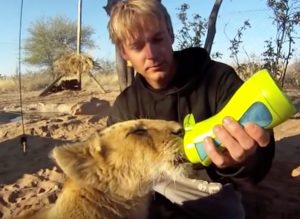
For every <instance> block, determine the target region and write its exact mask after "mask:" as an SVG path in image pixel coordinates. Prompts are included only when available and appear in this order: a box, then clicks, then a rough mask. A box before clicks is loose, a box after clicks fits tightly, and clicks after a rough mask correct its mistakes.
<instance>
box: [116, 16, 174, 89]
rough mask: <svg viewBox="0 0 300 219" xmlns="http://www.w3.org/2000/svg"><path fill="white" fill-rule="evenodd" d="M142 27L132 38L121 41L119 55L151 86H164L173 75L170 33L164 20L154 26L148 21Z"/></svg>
mask: <svg viewBox="0 0 300 219" xmlns="http://www.w3.org/2000/svg"><path fill="white" fill-rule="evenodd" d="M143 27H144V28H143V30H142V31H139V32H138V33H139V34H138V36H137V37H135V39H134V40H131V41H126V42H124V43H123V45H122V48H120V51H121V55H122V57H123V58H124V59H126V60H129V61H130V62H131V63H132V65H133V67H134V69H135V70H136V71H137V72H139V73H140V74H142V75H143V76H144V78H145V79H146V81H147V82H148V83H149V85H150V86H151V87H153V88H155V89H159V88H164V87H166V86H167V85H168V84H169V82H170V81H171V80H172V77H173V75H174V63H173V50H172V43H173V42H172V38H171V35H170V33H169V32H168V30H167V27H166V24H165V23H164V22H160V25H158V27H156V25H151V21H150V22H148V23H145V24H144V25H143Z"/></svg>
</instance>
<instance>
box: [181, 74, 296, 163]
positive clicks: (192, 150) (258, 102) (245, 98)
mask: <svg viewBox="0 0 300 219" xmlns="http://www.w3.org/2000/svg"><path fill="white" fill-rule="evenodd" d="M295 112H296V108H295V106H294V105H293V103H292V102H291V101H290V100H289V98H288V97H287V96H286V95H285V93H284V92H283V91H282V89H281V88H280V87H279V86H278V85H277V83H276V82H275V80H274V79H273V78H272V76H271V75H270V74H269V73H268V71H267V70H261V71H258V72H257V73H255V74H254V75H253V76H252V77H250V78H249V79H248V80H247V81H246V82H245V83H244V84H243V85H242V86H241V87H240V88H239V89H238V90H237V91H236V92H235V94H234V95H233V96H232V98H231V99H230V100H229V102H228V103H227V104H226V106H225V107H224V108H223V109H222V110H221V111H220V112H219V113H217V114H216V115H214V116H212V117H211V118H208V119H206V120H204V121H201V122H198V123H195V120H194V117H193V115H192V114H188V115H187V116H186V117H185V119H184V129H185V135H184V139H183V142H184V152H185V155H186V157H187V159H188V160H189V161H190V162H192V163H202V165H204V166H209V165H210V164H211V160H210V158H209V157H208V156H207V154H206V152H205V150H204V147H203V140H204V139H205V138H206V137H207V136H210V137H212V138H213V139H214V141H215V143H216V146H217V147H218V149H220V150H223V149H224V148H223V147H222V144H221V143H220V142H219V141H218V140H217V139H216V136H215V135H214V134H213V131H212V130H213V127H214V126H215V125H217V124H222V120H223V118H224V117H225V116H231V117H232V118H234V119H235V120H236V121H239V123H240V124H241V125H243V124H245V123H247V122H254V123H256V124H257V125H259V126H261V127H263V128H266V129H268V128H273V127H275V126H276V125H279V124H280V123H282V122H284V121H285V120H287V119H288V118H289V117H290V116H291V115H293V114H294V113H295Z"/></svg>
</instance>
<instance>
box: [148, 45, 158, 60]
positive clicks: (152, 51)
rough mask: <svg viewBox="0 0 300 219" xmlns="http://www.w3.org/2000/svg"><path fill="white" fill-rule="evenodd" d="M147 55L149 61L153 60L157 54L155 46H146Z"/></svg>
mask: <svg viewBox="0 0 300 219" xmlns="http://www.w3.org/2000/svg"><path fill="white" fill-rule="evenodd" d="M145 53H146V58H147V59H153V58H154V57H155V54H156V49H155V46H154V45H153V44H152V43H146V44H145Z"/></svg>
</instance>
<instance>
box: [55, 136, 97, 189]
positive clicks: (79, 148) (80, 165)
mask: <svg viewBox="0 0 300 219" xmlns="http://www.w3.org/2000/svg"><path fill="white" fill-rule="evenodd" d="M94 138H95V137H92V139H89V140H88V141H85V142H82V143H74V144H68V145H63V146H58V147H55V148H54V149H53V151H52V157H53V158H54V160H55V162H56V163H57V165H58V166H59V167H60V168H61V169H62V170H63V172H64V173H65V174H66V175H67V176H68V177H69V178H71V179H73V180H75V181H76V182H79V183H82V184H88V185H92V186H97V184H98V181H99V176H98V174H97V168H99V166H101V165H100V164H99V162H101V159H97V161H96V159H95V157H94V155H95V153H98V151H100V150H101V146H100V142H98V143H99V146H98V147H97V148H95V147H91V145H90V144H91V143H92V144H94V143H95V141H96V139H94Z"/></svg>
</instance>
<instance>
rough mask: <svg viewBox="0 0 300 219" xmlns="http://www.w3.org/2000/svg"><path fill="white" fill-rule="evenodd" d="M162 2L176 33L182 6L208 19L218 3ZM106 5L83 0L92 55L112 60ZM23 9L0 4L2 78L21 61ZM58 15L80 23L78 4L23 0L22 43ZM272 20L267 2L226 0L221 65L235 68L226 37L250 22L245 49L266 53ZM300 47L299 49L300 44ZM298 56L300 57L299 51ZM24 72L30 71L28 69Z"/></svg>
mask: <svg viewBox="0 0 300 219" xmlns="http://www.w3.org/2000/svg"><path fill="white" fill-rule="evenodd" d="M162 2H163V4H164V5H165V6H166V8H167V9H168V10H169V13H170V15H171V18H172V21H173V25H174V30H175V33H176V30H178V29H179V21H178V19H177V18H176V13H177V12H178V11H177V10H176V8H179V7H180V5H181V4H182V3H188V4H189V5H190V9H189V10H188V11H189V13H190V14H193V13H198V14H200V15H201V16H202V17H203V18H208V16H209V13H210V11H211V8H212V6H213V4H214V0H163V1H162ZM105 4H106V0H82V7H83V8H82V23H83V25H88V26H91V27H92V28H93V29H94V31H95V34H94V35H93V39H94V41H95V43H96V45H97V48H95V49H94V50H93V51H90V54H91V55H92V56H93V57H94V58H95V59H96V58H103V59H111V60H112V59H114V46H113V45H112V43H111V42H110V39H109V37H108V32H107V21H108V17H107V15H106V13H105V11H104V9H103V8H102V7H103V6H104V5H105ZM20 6H21V0H10V1H7V0H0V27H1V34H0V74H5V75H9V74H14V73H15V71H16V67H17V64H18V57H19V56H18V48H19V44H18V42H19V22H20ZM57 15H60V16H65V17H68V18H70V19H71V20H75V21H76V20H77V0H23V20H22V32H21V33H22V39H23V40H24V39H25V38H26V37H27V36H28V35H27V34H28V32H27V29H28V27H29V26H30V25H31V24H32V23H33V22H35V21H36V20H37V19H39V18H47V17H52V16H57ZM271 16H272V12H271V11H270V9H269V8H268V7H267V6H266V0H223V4H222V6H221V9H220V12H219V17H218V21H217V33H216V36H215V43H214V45H213V52H214V51H219V52H221V53H223V54H224V56H223V58H222V60H221V61H223V62H226V63H228V64H231V63H230V62H232V60H231V59H230V58H229V49H228V47H229V46H230V43H229V39H228V38H227V37H226V35H227V36H229V38H230V39H232V38H233V37H234V35H235V34H236V30H237V29H238V28H239V27H241V26H242V25H243V22H244V21H245V20H249V21H250V24H251V26H252V28H250V29H248V30H246V31H245V32H244V35H243V41H244V43H243V45H242V47H243V48H244V49H245V51H247V53H248V54H249V55H252V54H255V55H256V56H259V55H260V54H261V53H262V51H263V50H264V45H265V44H264V41H265V40H267V39H269V38H271V37H273V38H274V37H275V34H274V33H275V26H274V25H273V24H272V19H271ZM298 32H299V31H298ZM225 33H226V34H225ZM23 42H24V41H22V43H23ZM175 43H176V41H175ZM297 44H298V45H299V42H297ZM297 44H296V45H297ZM296 47H297V46H295V48H296ZM243 54H244V55H245V53H243V52H242V53H241V56H243ZM296 54H297V55H298V57H299V54H300V52H299V50H298V51H296ZM22 56H23V55H22ZM22 69H23V71H24V70H25V71H26V66H24V67H22Z"/></svg>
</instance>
